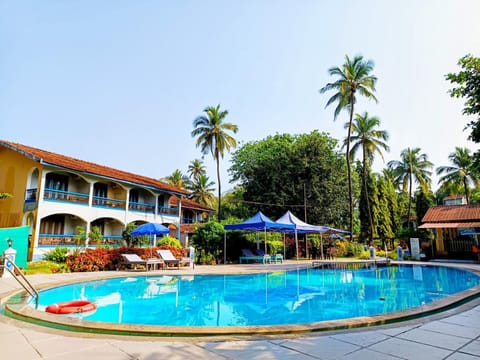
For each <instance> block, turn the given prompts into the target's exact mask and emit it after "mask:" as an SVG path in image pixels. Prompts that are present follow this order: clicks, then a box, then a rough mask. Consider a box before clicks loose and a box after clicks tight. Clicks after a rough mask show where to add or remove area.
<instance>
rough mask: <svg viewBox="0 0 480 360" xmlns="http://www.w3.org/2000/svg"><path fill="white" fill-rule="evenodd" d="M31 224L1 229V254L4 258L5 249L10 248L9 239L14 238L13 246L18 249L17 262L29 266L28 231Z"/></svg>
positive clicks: (22, 265)
mask: <svg viewBox="0 0 480 360" xmlns="http://www.w3.org/2000/svg"><path fill="white" fill-rule="evenodd" d="M29 230H30V227H29V226H21V227H14V228H1V229H0V254H1V255H2V258H3V253H4V251H5V250H6V249H7V248H8V239H12V248H13V249H15V250H17V254H16V255H15V264H16V265H17V266H19V267H22V268H24V269H26V268H27V255H28V233H29Z"/></svg>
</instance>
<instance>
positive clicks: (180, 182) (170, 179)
mask: <svg viewBox="0 0 480 360" xmlns="http://www.w3.org/2000/svg"><path fill="white" fill-rule="evenodd" d="M161 180H162V181H165V182H166V183H167V184H169V185H172V186H176V187H178V188H180V189H187V188H188V187H189V186H190V179H189V178H188V176H186V175H184V174H183V173H182V172H181V171H180V170H179V169H176V170H175V171H174V172H173V173H172V175H169V176H167V177H164V178H162V179H161Z"/></svg>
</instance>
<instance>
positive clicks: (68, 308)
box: [45, 300, 97, 314]
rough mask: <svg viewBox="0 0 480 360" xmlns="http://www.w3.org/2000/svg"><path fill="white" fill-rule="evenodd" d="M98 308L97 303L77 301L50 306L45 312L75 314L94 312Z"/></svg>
mask: <svg viewBox="0 0 480 360" xmlns="http://www.w3.org/2000/svg"><path fill="white" fill-rule="evenodd" d="M96 308H97V305H95V303H93V302H91V301H87V300H75V301H66V302H60V303H55V304H51V305H48V306H47V308H46V309H45V311H46V312H49V313H52V314H74V313H80V312H86V311H93V310H95V309H96Z"/></svg>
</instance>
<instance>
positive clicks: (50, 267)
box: [25, 261, 65, 275]
mask: <svg viewBox="0 0 480 360" xmlns="http://www.w3.org/2000/svg"><path fill="white" fill-rule="evenodd" d="M59 272H65V264H57V263H55V262H53V261H35V262H30V263H28V266H27V269H25V274H26V275H34V274H55V273H59Z"/></svg>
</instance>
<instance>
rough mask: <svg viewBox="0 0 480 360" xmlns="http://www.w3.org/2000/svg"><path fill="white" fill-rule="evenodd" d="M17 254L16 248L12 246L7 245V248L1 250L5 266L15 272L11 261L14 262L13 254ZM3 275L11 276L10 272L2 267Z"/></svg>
mask: <svg viewBox="0 0 480 360" xmlns="http://www.w3.org/2000/svg"><path fill="white" fill-rule="evenodd" d="M16 254H17V250H15V249H14V248H12V247H9V248H8V249H7V250H5V251H4V252H3V255H4V259H5V267H6V268H8V269H10V270H11V271H12V272H15V268H14V267H13V265H12V263H13V264H15V256H16ZM3 277H5V278H7V277H12V274H11V273H10V271H8V270H7V269H3Z"/></svg>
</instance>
